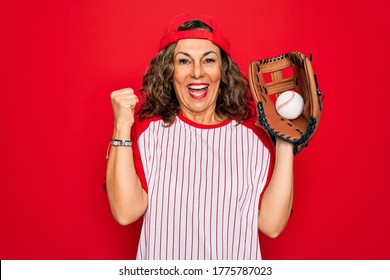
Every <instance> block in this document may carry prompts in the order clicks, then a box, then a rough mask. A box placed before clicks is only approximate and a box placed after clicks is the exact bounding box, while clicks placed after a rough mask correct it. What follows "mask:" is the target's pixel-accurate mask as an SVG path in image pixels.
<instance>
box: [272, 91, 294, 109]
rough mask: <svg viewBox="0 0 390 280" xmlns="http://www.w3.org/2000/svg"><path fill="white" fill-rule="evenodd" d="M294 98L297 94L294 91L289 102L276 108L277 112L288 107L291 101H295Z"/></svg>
mask: <svg viewBox="0 0 390 280" xmlns="http://www.w3.org/2000/svg"><path fill="white" fill-rule="evenodd" d="M294 96H295V92H294V91H292V95H291V97H290V98H289V99H288V100H287V101H285V102H284V103H282V104H280V105H279V106H278V107H277V108H276V110H278V111H279V110H280V109H282V108H283V107H285V106H287V105H288V104H289V103H290V102H291V101H293V99H294Z"/></svg>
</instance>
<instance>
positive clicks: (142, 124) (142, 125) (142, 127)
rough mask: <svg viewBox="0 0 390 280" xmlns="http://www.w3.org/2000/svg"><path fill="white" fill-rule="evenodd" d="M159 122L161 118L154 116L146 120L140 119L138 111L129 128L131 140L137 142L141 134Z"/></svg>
mask: <svg viewBox="0 0 390 280" xmlns="http://www.w3.org/2000/svg"><path fill="white" fill-rule="evenodd" d="M161 121H162V117H161V116H155V117H151V118H147V119H144V118H141V117H140V114H139V111H137V112H136V113H135V114H134V124H133V126H132V128H131V134H132V138H133V139H134V140H137V139H138V138H139V137H140V136H141V135H142V133H144V132H145V131H146V130H147V129H148V128H149V127H150V125H151V124H153V123H155V122H161Z"/></svg>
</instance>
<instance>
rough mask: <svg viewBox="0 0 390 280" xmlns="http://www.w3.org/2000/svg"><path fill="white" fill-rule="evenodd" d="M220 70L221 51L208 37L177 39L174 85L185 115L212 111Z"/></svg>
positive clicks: (213, 109)
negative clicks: (205, 38) (203, 38)
mask: <svg viewBox="0 0 390 280" xmlns="http://www.w3.org/2000/svg"><path fill="white" fill-rule="evenodd" d="M221 72H222V58H221V52H220V49H219V47H218V46H216V45H214V44H213V43H212V42H211V41H209V40H202V39H182V40H179V41H178V42H177V45H176V48H175V51H174V71H173V86H174V89H175V92H176V96H177V99H178V101H179V103H180V109H181V112H182V113H183V114H184V115H185V116H186V117H188V116H201V115H207V114H208V115H210V114H214V113H215V106H216V103H217V97H218V89H219V84H220V81H221Z"/></svg>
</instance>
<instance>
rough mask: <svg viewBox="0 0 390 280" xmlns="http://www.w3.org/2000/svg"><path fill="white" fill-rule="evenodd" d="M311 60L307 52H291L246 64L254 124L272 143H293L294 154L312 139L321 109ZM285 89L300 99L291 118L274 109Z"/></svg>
mask: <svg viewBox="0 0 390 280" xmlns="http://www.w3.org/2000/svg"><path fill="white" fill-rule="evenodd" d="M311 60H312V57H311V55H310V58H308V57H306V56H305V55H304V54H302V53H300V52H297V51H294V52H290V53H286V54H283V55H280V56H277V57H273V58H269V59H262V60H259V61H256V62H251V63H250V66H249V77H248V78H249V85H250V88H251V92H252V96H253V99H254V100H255V102H256V104H257V109H258V111H257V113H258V122H256V124H257V125H261V126H262V127H263V128H264V129H265V130H266V131H267V132H268V134H269V135H270V136H271V139H272V141H273V142H274V144H275V137H278V138H280V139H282V140H284V141H288V142H290V143H292V144H294V154H298V153H299V152H300V151H302V149H303V148H305V147H306V146H307V145H308V142H309V141H310V140H311V139H312V138H313V136H314V134H315V132H316V130H317V127H318V123H319V121H320V117H321V112H322V99H323V98H322V97H321V91H320V89H319V88H318V84H317V78H316V75H315V74H314V72H313V68H312V65H311ZM291 73H292V76H290V77H284V76H287V75H288V74H290V75H291ZM267 78H268V80H269V81H268V80H267ZM287 90H293V91H295V92H297V93H299V94H300V95H301V96H302V98H303V101H304V108H303V112H302V114H301V115H300V116H299V117H298V118H297V119H294V120H287V119H285V118H283V117H281V116H280V115H279V114H278V113H277V112H276V108H275V99H276V97H278V96H279V95H280V94H281V93H283V92H284V91H287Z"/></svg>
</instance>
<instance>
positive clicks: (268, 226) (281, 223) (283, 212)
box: [258, 139, 294, 238]
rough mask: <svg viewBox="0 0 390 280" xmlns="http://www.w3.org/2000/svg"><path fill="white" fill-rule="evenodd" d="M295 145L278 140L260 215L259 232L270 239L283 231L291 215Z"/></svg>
mask: <svg viewBox="0 0 390 280" xmlns="http://www.w3.org/2000/svg"><path fill="white" fill-rule="evenodd" d="M293 163H294V153H293V145H292V144H291V143H288V142H285V141H283V140H280V139H277V140H276V159H275V166H274V171H273V173H272V177H271V180H270V182H269V185H268V187H267V189H266V190H265V191H264V194H263V197H262V200H261V205H260V209H259V215H258V226H259V230H260V231H261V232H263V233H264V234H265V235H267V236H269V237H272V238H274V237H277V236H279V234H280V233H281V232H282V231H283V229H284V227H285V226H286V224H287V221H288V219H289V217H290V214H291V207H292V200H293V187H294V171H293Z"/></svg>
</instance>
